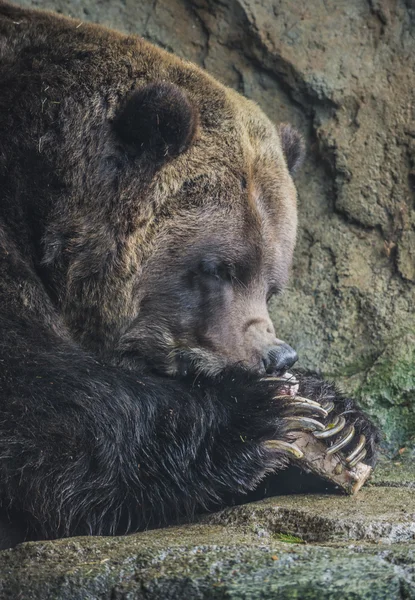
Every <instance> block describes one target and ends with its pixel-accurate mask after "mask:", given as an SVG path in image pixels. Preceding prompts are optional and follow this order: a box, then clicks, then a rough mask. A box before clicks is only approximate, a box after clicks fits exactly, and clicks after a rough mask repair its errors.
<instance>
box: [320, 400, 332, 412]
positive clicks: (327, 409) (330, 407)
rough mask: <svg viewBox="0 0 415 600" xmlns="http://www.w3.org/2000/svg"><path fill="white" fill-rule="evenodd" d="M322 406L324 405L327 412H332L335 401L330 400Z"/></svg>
mask: <svg viewBox="0 0 415 600" xmlns="http://www.w3.org/2000/svg"><path fill="white" fill-rule="evenodd" d="M322 406H323V408H324V410H325V411H327V413H331V411H332V410H333V408H334V402H331V401H330V402H327V403H326V404H323V405H322Z"/></svg>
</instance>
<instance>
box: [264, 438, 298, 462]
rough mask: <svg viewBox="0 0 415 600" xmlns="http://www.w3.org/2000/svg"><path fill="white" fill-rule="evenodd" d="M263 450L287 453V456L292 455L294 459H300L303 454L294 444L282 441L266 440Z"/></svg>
mask: <svg viewBox="0 0 415 600" xmlns="http://www.w3.org/2000/svg"><path fill="white" fill-rule="evenodd" d="M264 446H265V448H267V449H268V450H280V451H281V452H288V454H293V455H294V456H295V458H302V457H303V456H304V453H303V451H302V450H300V448H299V447H298V446H296V445H295V444H289V443H288V442H283V441H282V440H268V441H267V442H265V443H264Z"/></svg>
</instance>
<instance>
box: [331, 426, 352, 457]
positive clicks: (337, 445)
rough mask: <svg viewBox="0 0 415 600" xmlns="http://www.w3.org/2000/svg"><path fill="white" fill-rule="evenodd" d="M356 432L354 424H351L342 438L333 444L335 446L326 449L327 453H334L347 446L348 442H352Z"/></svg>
mask: <svg viewBox="0 0 415 600" xmlns="http://www.w3.org/2000/svg"><path fill="white" fill-rule="evenodd" d="M354 434H355V429H354V426H353V425H350V427H349V429H348V430H347V432H345V433H344V435H343V437H342V438H340V439H339V440H338V441H337V442H336V443H335V444H333V446H330V448H329V449H328V450H327V451H326V454H327V455H330V454H334V453H335V452H338V451H339V450H341V449H342V448H344V447H345V446H347V444H350V442H351V441H352V439H353V437H354Z"/></svg>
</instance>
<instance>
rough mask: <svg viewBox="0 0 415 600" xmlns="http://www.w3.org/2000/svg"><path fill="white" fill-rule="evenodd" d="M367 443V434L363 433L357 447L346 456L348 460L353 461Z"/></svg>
mask: <svg viewBox="0 0 415 600" xmlns="http://www.w3.org/2000/svg"><path fill="white" fill-rule="evenodd" d="M365 445H366V436H364V435H361V436H360V438H359V443H358V444H357V446H356V448H355V449H354V450H353V452H351V453H350V454H349V456H348V457H347V458H346V461H347V462H349V463H351V462H352V461H353V460H354V459H355V458H356V456H357V455H358V454H360V452H361V451H362V450H363V448H364V447H365Z"/></svg>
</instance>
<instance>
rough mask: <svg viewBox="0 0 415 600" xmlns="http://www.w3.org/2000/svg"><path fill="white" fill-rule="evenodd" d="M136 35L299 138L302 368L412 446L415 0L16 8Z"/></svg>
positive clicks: (291, 298) (284, 301)
mask: <svg viewBox="0 0 415 600" xmlns="http://www.w3.org/2000/svg"><path fill="white" fill-rule="evenodd" d="M20 4H24V5H26V6H32V7H39V8H46V9H53V10H55V11H58V12H61V13H63V14H65V15H70V16H73V17H76V18H78V19H80V20H88V21H94V22H99V23H103V24H106V25H109V26H111V27H115V28H118V29H121V30H124V31H127V32H134V33H138V34H140V35H143V36H144V37H146V38H147V39H149V40H151V41H152V42H154V43H156V44H159V45H160V46H162V47H164V48H166V49H168V50H171V51H173V52H175V53H176V54H178V55H180V56H182V57H185V58H187V59H189V60H192V61H194V62H196V63H198V64H199V65H201V66H203V67H205V68H206V69H207V70H209V71H210V72H211V73H212V74H213V75H214V76H216V77H217V78H218V79H220V80H221V81H222V82H224V83H225V84H227V85H230V86H232V87H234V88H236V89H237V90H239V91H240V92H242V93H243V94H245V95H246V96H248V97H250V98H252V99H254V100H256V101H257V102H258V103H259V104H260V105H261V106H262V108H263V109H264V110H265V112H266V113H267V114H268V115H269V116H270V117H271V118H272V119H273V120H274V121H275V122H280V121H290V122H292V123H294V124H295V125H296V126H297V127H298V129H300V130H301V131H302V132H303V133H304V136H305V138H306V140H307V145H308V149H309V151H308V158H307V163H306V165H305V168H304V170H303V172H302V173H301V175H300V176H299V178H298V187H299V208H300V232H299V239H298V246H297V251H296V256H295V264H294V269H293V275H292V279H291V284H290V286H289V289H288V290H287V292H286V293H285V295H284V296H283V297H281V298H280V299H278V300H277V301H276V302H275V303H274V304H273V306H272V315H273V318H274V321H275V324H276V327H277V331H278V335H279V337H281V338H284V339H285V340H287V341H289V342H290V343H291V344H292V345H293V346H294V347H296V349H297V350H298V352H299V354H300V357H301V364H302V365H303V366H306V367H311V368H313V369H316V370H318V371H321V372H323V373H324V374H325V375H326V376H328V377H331V378H334V379H335V380H336V381H338V382H340V383H341V384H342V386H343V387H344V388H346V389H347V390H348V391H351V392H353V393H354V394H355V395H357V396H358V397H360V398H361V400H362V403H363V404H364V405H365V406H366V407H367V409H368V410H369V411H370V412H371V413H372V414H373V415H375V416H376V418H377V419H378V421H379V423H380V424H381V426H382V427H383V429H384V430H385V432H386V434H387V440H388V442H389V445H390V448H391V449H393V448H397V447H398V445H402V444H406V443H408V442H410V441H411V440H413V439H414V436H415V310H414V304H415V106H414V89H415V70H414V67H415V0H307V1H298V2H292V1H290V0H152V1H147V0H142V1H141V2H137V1H136V0H117V1H113V0H20Z"/></svg>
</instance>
